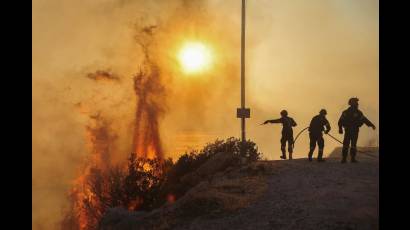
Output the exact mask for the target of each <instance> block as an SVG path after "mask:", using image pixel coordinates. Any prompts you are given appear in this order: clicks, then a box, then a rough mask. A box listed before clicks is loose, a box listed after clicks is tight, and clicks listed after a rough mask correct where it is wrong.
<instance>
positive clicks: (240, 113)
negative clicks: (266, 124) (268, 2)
mask: <svg viewBox="0 0 410 230" xmlns="http://www.w3.org/2000/svg"><path fill="white" fill-rule="evenodd" d="M245 18H246V0H242V14H241V108H238V109H237V110H236V117H237V118H241V141H242V144H241V155H244V154H245V142H246V133H245V119H246V118H250V109H249V108H246V107H245Z"/></svg>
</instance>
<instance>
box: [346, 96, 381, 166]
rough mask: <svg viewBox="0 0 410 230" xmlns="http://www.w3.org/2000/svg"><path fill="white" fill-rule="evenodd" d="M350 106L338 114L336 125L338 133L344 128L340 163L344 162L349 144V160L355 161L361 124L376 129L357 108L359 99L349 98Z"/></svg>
mask: <svg viewBox="0 0 410 230" xmlns="http://www.w3.org/2000/svg"><path fill="white" fill-rule="evenodd" d="M349 105H350V107H349V108H348V109H346V110H345V111H343V113H342V115H341V116H340V119H339V122H338V125H339V133H340V134H343V129H342V127H343V128H344V132H345V133H344V139H343V150H342V157H343V159H342V163H346V158H347V153H348V150H349V146H350V156H351V162H353V163H354V162H357V161H356V151H357V149H356V144H357V139H358V137H359V129H360V127H361V126H362V125H363V124H366V125H367V126H368V127H372V128H373V129H376V126H375V125H373V123H372V122H370V121H369V120H368V119H367V118H366V117H365V116H364V115H363V113H362V111H360V110H359V99H358V98H350V99H349Z"/></svg>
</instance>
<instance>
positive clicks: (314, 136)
mask: <svg viewBox="0 0 410 230" xmlns="http://www.w3.org/2000/svg"><path fill="white" fill-rule="evenodd" d="M326 114H327V112H326V110H325V109H322V110H320V112H319V114H318V115H316V116H314V117H313V118H312V120H311V122H310V125H309V139H310V150H309V154H308V158H309V161H312V155H313V151H315V148H316V143H317V145H318V147H319V152H318V155H317V160H318V161H319V162H322V161H324V159H323V148H324V146H325V141H324V139H323V131H324V132H325V133H326V134H327V133H328V132H329V131H330V124H329V121H328V120H327V119H326ZM325 128H326V129H325Z"/></svg>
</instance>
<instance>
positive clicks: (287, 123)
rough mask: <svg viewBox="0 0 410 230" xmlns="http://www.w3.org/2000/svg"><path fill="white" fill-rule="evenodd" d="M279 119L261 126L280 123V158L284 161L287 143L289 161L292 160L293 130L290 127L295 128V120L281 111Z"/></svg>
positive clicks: (284, 111)
mask: <svg viewBox="0 0 410 230" xmlns="http://www.w3.org/2000/svg"><path fill="white" fill-rule="evenodd" d="M280 115H281V118H279V119H274V120H267V121H265V122H264V123H263V124H267V123H282V138H281V139H280V149H281V151H282V156H281V157H280V158H282V159H286V142H288V152H289V159H290V160H291V159H292V153H293V129H292V127H294V126H296V125H297V124H296V122H295V120H293V118H291V117H288V112H287V111H286V110H282V111H281V112H280Z"/></svg>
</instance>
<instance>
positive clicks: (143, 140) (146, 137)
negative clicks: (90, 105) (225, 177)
mask: <svg viewBox="0 0 410 230" xmlns="http://www.w3.org/2000/svg"><path fill="white" fill-rule="evenodd" d="M154 28H155V26H147V27H143V28H142V29H141V30H140V32H141V35H142V36H138V39H137V41H138V42H139V44H140V46H141V48H142V51H143V53H144V58H145V59H144V62H143V65H142V67H141V68H140V70H139V72H138V73H137V74H135V75H134V78H133V80H134V92H135V95H136V96H137V109H136V113H135V129H134V140H133V141H134V142H133V143H134V150H135V153H136V154H137V156H138V157H142V158H147V157H148V158H160V159H162V158H163V149H162V145H161V140H160V133H159V121H158V119H159V118H160V116H161V115H163V114H164V112H165V109H164V108H165V97H164V96H165V87H164V86H163V83H162V80H161V73H160V69H159V67H158V65H157V64H156V63H155V61H153V60H151V58H150V53H149V52H150V44H151V40H152V39H153V38H152V36H153V29H154ZM141 38H142V39H145V40H141Z"/></svg>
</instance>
